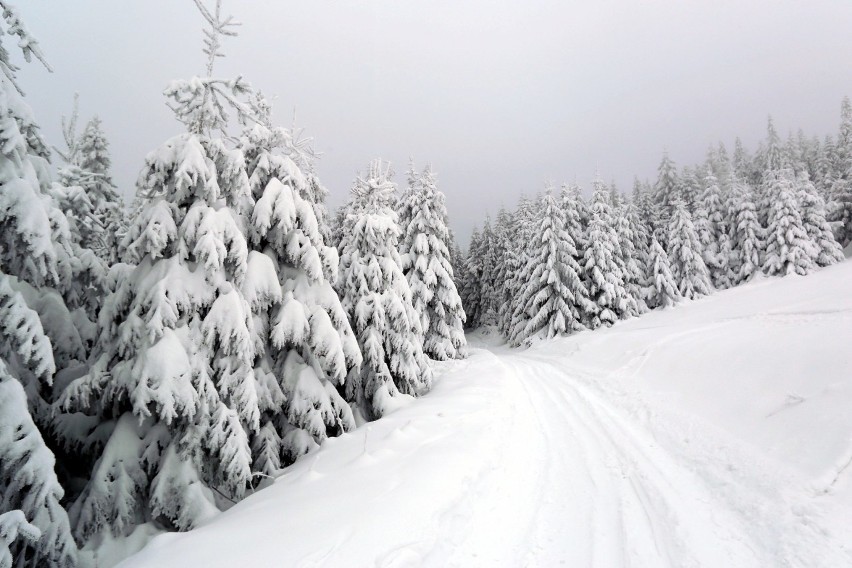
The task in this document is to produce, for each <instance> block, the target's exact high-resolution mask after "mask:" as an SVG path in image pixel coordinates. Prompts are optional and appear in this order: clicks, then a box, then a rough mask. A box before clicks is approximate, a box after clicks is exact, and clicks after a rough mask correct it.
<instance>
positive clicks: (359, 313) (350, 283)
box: [340, 160, 432, 418]
mask: <svg viewBox="0 0 852 568" xmlns="http://www.w3.org/2000/svg"><path fill="white" fill-rule="evenodd" d="M390 176H391V172H390V165H385V164H383V163H382V161H381V160H375V161H373V163H372V164H370V169H369V171H368V173H367V175H366V176H364V177H359V178H358V179H357V180H356V183H355V186H354V187H353V189H352V194H353V200H354V202H355V203H354V206H353V208H352V213H351V214H350V217H349V218H348V219H347V222H348V223H351V227H352V229H351V231H347V234H346V236H345V237H344V245H343V253H342V257H341V263H340V278H341V287H342V290H343V292H344V293H343V298H342V299H343V307H344V308H345V309H346V311H347V313H348V314H349V318H350V321H351V322H352V325H353V328H354V331H355V336H356V337H357V338H358V344H359V345H360V347H361V352H362V354H363V363H362V364H361V367H360V369H355V370H353V371H351V372H350V375H349V377H348V378H347V387H346V392H347V395H348V396H349V398H350V400H352V401H354V402H356V403H357V404H358V405H359V407H360V408H361V410H362V411H363V412H364V413H365V414H366V416H367V417H368V418H379V417H381V416H382V415H383V414H385V413H386V412H387V411H388V410H390V409H391V408H393V407H394V405H395V404H397V402H396V400H395V399H397V398H398V397H399V396H400V395H415V396H416V395H420V394H423V393H425V392H427V391H428V390H429V388H430V387H431V382H432V371H431V369H430V367H429V364H428V362H427V359H426V356H425V355H424V354H423V349H422V346H423V330H422V328H421V326H420V318H419V316H418V314H417V313H416V312H415V311H414V306H413V304H412V295H411V289H410V287H409V286H408V281H407V280H406V279H405V275H404V274H403V272H402V261H401V259H400V256H399V252H398V251H397V239H398V237H399V232H400V229H399V225H398V224H397V216H396V213H395V212H394V210H393V205H394V193H395V191H396V185H395V184H394V183H393V182H392V181H391V180H390Z"/></svg>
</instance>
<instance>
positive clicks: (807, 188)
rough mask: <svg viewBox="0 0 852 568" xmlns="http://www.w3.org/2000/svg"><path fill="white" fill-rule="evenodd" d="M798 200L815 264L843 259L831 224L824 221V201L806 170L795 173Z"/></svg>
mask: <svg viewBox="0 0 852 568" xmlns="http://www.w3.org/2000/svg"><path fill="white" fill-rule="evenodd" d="M796 187H797V191H798V194H799V195H798V201H799V206H800V208H801V213H802V224H803V226H804V228H805V232H806V233H807V235H808V237H809V238H810V239H811V241H813V243H814V246H815V249H816V250H815V253H816V256H815V257H814V262H815V263H816V265H817V266H830V265H832V264H835V263H837V262H840V261H842V260H843V249H842V248H841V247H840V244H839V243H838V242H837V240H836V239H835V238H834V234H833V233H832V230H831V225H830V224H829V223H828V221H826V218H825V217H826V214H825V201H823V199H822V197H821V196H820V195H819V193H818V192H817V190H816V187H814V184H812V183H811V181H810V179H809V178H808V173H807V172H806V171H800V172H799V173H798V174H797V175H796Z"/></svg>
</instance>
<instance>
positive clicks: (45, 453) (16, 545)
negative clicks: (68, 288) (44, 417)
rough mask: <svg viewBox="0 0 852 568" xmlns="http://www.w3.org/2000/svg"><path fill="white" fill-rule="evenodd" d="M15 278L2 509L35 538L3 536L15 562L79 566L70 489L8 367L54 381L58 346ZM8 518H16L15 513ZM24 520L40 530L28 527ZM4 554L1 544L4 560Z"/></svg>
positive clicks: (6, 305)
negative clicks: (67, 496)
mask: <svg viewBox="0 0 852 568" xmlns="http://www.w3.org/2000/svg"><path fill="white" fill-rule="evenodd" d="M10 280H11V278H10V277H9V276H7V275H5V274H2V273H0V335H2V337H3V338H4V341H3V344H2V345H0V511H2V514H4V515H5V514H8V513H9V512H10V511H18V512H19V515H20V517H19V521H18V522H16V523H15V525H14V526H13V525H9V529H12V528H14V527H15V526H21V527H23V528H24V533H23V534H24V536H26V535H27V534H29V535H30V536H31V537H34V538H31V539H27V538H23V539H17V540H16V539H14V538H8V537H9V536H12V537H13V535H12V534H11V533H9V534H8V535H7V534H2V533H0V540H2V541H4V542H3V545H4V547H6V548H8V550H9V552H8V554H9V555H10V556H11V558H12V559H13V560H14V564H15V565H19V566H74V565H75V564H76V559H77V546H76V544H75V543H74V539H73V538H72V537H71V529H70V525H69V522H68V515H67V513H66V512H65V510H64V509H63V508H62V506H61V505H60V500H61V499H62V497H63V495H64V491H63V489H62V487H61V486H60V485H59V481H58V480H57V478H56V473H55V472H54V464H55V459H54V456H53V454H52V453H51V451H50V450H49V449H48V447H47V446H46V445H45V442H44V439H43V438H42V435H41V433H40V432H39V430H38V429H37V428H36V426H35V423H34V422H33V419H32V416H31V415H30V411H29V405H28V403H27V395H26V394H25V392H24V388H23V386H22V385H21V383H20V382H19V380H16V379H17V377H15V376H14V375H13V374H12V373H10V370H9V369H8V368H7V366H6V362H7V361H15V362H16V364H17V366H18V367H19V368H21V369H22V370H24V371H25V372H26V374H27V375H29V377H30V379H31V380H32V381H38V382H39V383H41V384H43V385H46V386H50V384H51V381H52V377H53V373H54V371H55V370H56V368H55V365H54V360H53V350H52V347H51V344H50V340H49V339H48V338H47V336H46V335H45V333H44V331H43V329H42V326H41V322H40V321H39V318H38V314H36V312H34V311H33V310H31V309H30V308H29V307H28V306H27V304H26V302H25V301H24V298H23V296H22V295H21V294H20V293H18V292H16V291H14V290H13V289H12V287H11V286H10ZM19 374H21V373H20V372H19ZM29 386H33V384H32V383H30V385H29ZM3 518H4V517H2V516H0V523H2V519H3ZM5 518H6V519H9V521H8V522H10V523H11V520H12V517H5ZM23 519H25V520H26V521H27V522H28V523H31V524H32V525H33V526H34V527H35V531H34V532H33V531H31V532H30V533H27V532H26V525H21V524H20V521H21V520H23ZM3 556H4V552H3V547H0V560H2V559H3ZM8 565H10V566H11V565H12V564H11V563H10V564H8Z"/></svg>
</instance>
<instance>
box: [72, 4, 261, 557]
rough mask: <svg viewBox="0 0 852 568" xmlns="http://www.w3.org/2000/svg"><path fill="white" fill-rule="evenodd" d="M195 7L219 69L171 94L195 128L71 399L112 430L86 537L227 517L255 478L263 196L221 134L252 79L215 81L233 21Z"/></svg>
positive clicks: (159, 182) (146, 194) (85, 520)
mask: <svg viewBox="0 0 852 568" xmlns="http://www.w3.org/2000/svg"><path fill="white" fill-rule="evenodd" d="M196 5H197V7H198V9H199V10H200V12H201V14H202V16H203V17H204V19H205V20H206V22H207V24H208V29H207V30H206V39H205V54H206V55H207V74H206V76H204V77H194V78H192V79H190V80H181V81H174V82H172V84H171V85H170V86H169V87H168V88H167V89H166V91H165V95H166V97H167V99H169V100H170V101H171V106H172V109H173V111H174V112H175V115H176V117H177V118H178V120H179V121H180V122H182V123H183V124H184V125H185V126H186V132H184V133H183V134H179V135H177V136H175V137H173V138H171V139H169V140H168V141H166V142H165V144H163V146H161V147H160V148H159V149H158V150H155V151H154V152H152V153H150V154H149V155H148V157H147V158H146V161H145V166H144V167H143V170H142V173H141V174H140V177H139V187H138V192H139V195H140V197H141V198H142V199H144V202H145V206H144V207H143V208H142V209H141V210H140V212H139V215H138V216H137V217H136V218H135V219H134V220H133V223H132V225H131V227H130V229H129V230H128V233H127V235H126V237H125V240H126V243H127V246H126V249H127V254H128V260H130V261H131V262H132V263H133V264H134V265H133V266H126V265H125V266H123V267H122V268H120V269H119V276H118V277H117V278H118V282H117V284H116V286H115V291H114V292H113V293H112V294H111V295H110V297H109V298H108V299H107V301H106V303H105V307H104V309H103V310H102V311H101V315H100V321H99V324H100V341H99V342H98V350H97V351H96V353H95V357H94V362H93V365H92V368H91V370H90V371H89V373H88V374H87V375H86V376H84V377H82V378H80V379H78V380H76V381H74V382H73V383H72V384H71V385H70V386H69V387H68V389H67V390H66V391H65V393H64V397H63V400H62V403H63V406H64V407H65V408H68V409H80V410H84V411H86V412H88V413H93V414H96V415H98V416H100V417H101V418H102V419H104V420H109V421H112V423H113V424H114V430H113V432H112V435H111V436H110V437H109V439H108V441H107V442H106V444H105V446H104V448H103V451H102V452H101V455H100V457H99V459H98V461H97V463H96V464H95V467H94V472H93V475H92V478H91V480H90V481H89V483H88V485H87V486H86V488H85V490H84V491H83V493H82V494H81V495H80V497H79V498H78V499H77V500H76V502H75V504H74V507H73V509H72V512H73V514H74V517H75V519H76V527H75V531H76V534H77V536H78V538H79V539H81V540H86V539H88V538H90V537H92V536H94V535H97V534H99V533H101V532H104V531H111V532H113V533H115V534H122V533H123V532H125V531H127V530H128V528H129V527H131V526H133V525H135V524H138V523H141V522H146V521H149V520H153V519H157V520H158V521H159V522H160V523H162V524H163V525H165V526H168V527H172V528H175V529H179V530H186V529H189V528H191V527H193V526H195V525H196V524H197V523H198V522H200V521H201V520H204V519H206V518H209V517H210V516H211V515H213V514H215V513H216V512H217V510H218V506H217V497H215V496H214V492H217V493H221V494H224V495H228V496H229V497H231V498H236V497H240V496H241V495H242V494H243V493H244V491H245V490H246V488H247V487H248V486H249V484H250V481H251V460H252V453H251V448H250V437H251V436H252V435H254V434H257V433H258V430H259V429H260V418H261V409H262V407H263V406H264V398H265V397H266V396H267V394H266V393H265V392H264V389H265V388H268V382H267V381H268V379H267V377H264V376H262V375H261V374H259V373H256V372H255V369H254V363H255V360H256V357H257V356H258V349H259V345H258V342H257V333H258V330H257V329H256V328H255V321H254V318H253V317H252V302H253V301H254V298H253V297H252V295H253V294H256V293H258V288H257V278H258V275H257V274H255V273H254V271H255V270H257V269H258V266H257V264H256V258H257V257H255V256H252V257H249V254H248V242H247V239H246V237H245V235H244V233H243V231H244V219H245V218H246V217H247V216H248V215H249V214H250V212H251V207H252V192H251V187H250V185H249V179H248V176H247V174H246V170H245V159H244V156H243V154H242V152H240V151H239V150H238V149H234V148H232V147H230V146H229V145H228V144H227V143H226V141H225V140H224V139H223V138H220V137H218V136H217V133H218V132H223V131H225V130H226V129H227V128H228V126H229V120H228V116H227V114H226V108H228V109H232V110H235V111H236V113H237V116H238V118H239V119H240V122H241V123H243V124H246V123H247V122H248V121H249V117H251V116H252V115H253V111H252V109H251V107H250V105H249V103H248V102H247V101H246V99H247V96H248V95H249V94H250V87H249V85H248V84H247V83H245V82H244V81H243V80H242V79H234V80H222V79H216V78H213V77H212V72H213V62H214V60H215V58H217V57H219V56H221V53H220V48H221V45H220V39H221V35H223V34H224V35H234V32H233V31H232V29H231V26H232V25H233V20H232V19H231V18H225V17H224V16H223V15H222V14H221V12H220V7H219V3H218V2H217V4H216V8H215V10H213V11H210V10H208V9H207V8H206V7H205V6H204V5H202V4H201V1H200V0H197V1H196ZM250 268H251V270H252V274H251V275H250V274H249V269H250ZM263 276H264V277H266V279H265V280H263V283H264V284H266V285H269V284H271V282H270V280H272V279H271V278H268V271H267V272H264V273H263ZM267 291H271V288H268V289H267ZM270 293H271V292H270Z"/></svg>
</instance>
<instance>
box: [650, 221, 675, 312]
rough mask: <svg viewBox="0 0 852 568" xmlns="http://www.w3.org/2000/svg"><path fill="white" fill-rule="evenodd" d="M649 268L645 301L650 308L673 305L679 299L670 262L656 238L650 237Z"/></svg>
mask: <svg viewBox="0 0 852 568" xmlns="http://www.w3.org/2000/svg"><path fill="white" fill-rule="evenodd" d="M649 256H650V263H651V270H650V274H651V277H650V284H649V286H648V288H647V302H648V306H649V307H651V308H666V307H669V306H673V305H675V304H676V303H677V302H678V300H680V299H681V294H680V291H679V290H678V287H677V283H676V282H675V280H674V276H672V269H671V264H669V257H668V255H667V254H666V251H665V250H663V247H662V245H660V243H659V241H657V239H656V238H654V237H651V249H650V251H649Z"/></svg>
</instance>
